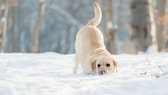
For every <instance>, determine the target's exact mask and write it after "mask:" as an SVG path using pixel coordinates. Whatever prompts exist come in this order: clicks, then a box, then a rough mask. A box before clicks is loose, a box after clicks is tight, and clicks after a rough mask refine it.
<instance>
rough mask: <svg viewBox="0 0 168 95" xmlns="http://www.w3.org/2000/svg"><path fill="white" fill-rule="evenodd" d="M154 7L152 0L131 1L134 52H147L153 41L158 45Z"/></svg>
mask: <svg viewBox="0 0 168 95" xmlns="http://www.w3.org/2000/svg"><path fill="white" fill-rule="evenodd" d="M152 7H153V6H152V0H132V1H131V16H132V17H131V27H132V35H131V42H132V44H133V47H134V50H135V51H134V53H137V52H138V51H143V52H146V50H147V49H148V47H149V45H151V44H152V43H153V44H154V45H156V39H155V23H154V16H153V8H152ZM151 31H152V33H151ZM151 34H152V35H151Z"/></svg>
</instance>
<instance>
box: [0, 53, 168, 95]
mask: <svg viewBox="0 0 168 95" xmlns="http://www.w3.org/2000/svg"><path fill="white" fill-rule="evenodd" d="M114 57H115V58H116V59H117V60H118V62H119V72H118V73H117V74H112V75H103V76H99V75H84V74H83V73H82V70H81V69H80V71H79V73H78V74H77V75H73V74H72V69H73V66H74V60H73V59H74V55H61V54H57V53H42V54H21V53H13V54H0V95H168V53H160V54H140V55H128V54H120V55H115V56H114Z"/></svg>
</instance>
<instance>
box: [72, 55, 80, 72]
mask: <svg viewBox="0 0 168 95" xmlns="http://www.w3.org/2000/svg"><path fill="white" fill-rule="evenodd" d="M78 67H79V55H78V54H77V53H76V54H75V66H74V69H73V73H74V74H77V72H78Z"/></svg>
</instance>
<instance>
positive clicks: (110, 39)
mask: <svg viewBox="0 0 168 95" xmlns="http://www.w3.org/2000/svg"><path fill="white" fill-rule="evenodd" d="M104 6H105V35H106V37H105V43H106V47H107V49H108V50H109V51H110V52H111V53H112V54H116V53H117V48H116V43H115V34H116V31H117V30H116V28H115V27H114V25H113V23H112V14H113V12H112V0H104Z"/></svg>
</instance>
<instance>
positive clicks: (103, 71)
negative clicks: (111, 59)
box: [99, 70, 107, 75]
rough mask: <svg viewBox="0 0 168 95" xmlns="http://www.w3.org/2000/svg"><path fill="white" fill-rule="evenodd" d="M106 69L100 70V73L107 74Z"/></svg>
mask: <svg viewBox="0 0 168 95" xmlns="http://www.w3.org/2000/svg"><path fill="white" fill-rule="evenodd" d="M106 72H107V71H106V70H101V71H100V72H99V75H104V74H106Z"/></svg>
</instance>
